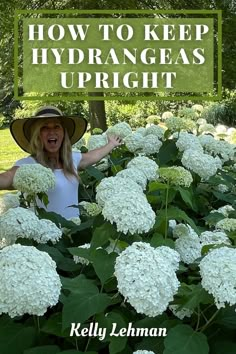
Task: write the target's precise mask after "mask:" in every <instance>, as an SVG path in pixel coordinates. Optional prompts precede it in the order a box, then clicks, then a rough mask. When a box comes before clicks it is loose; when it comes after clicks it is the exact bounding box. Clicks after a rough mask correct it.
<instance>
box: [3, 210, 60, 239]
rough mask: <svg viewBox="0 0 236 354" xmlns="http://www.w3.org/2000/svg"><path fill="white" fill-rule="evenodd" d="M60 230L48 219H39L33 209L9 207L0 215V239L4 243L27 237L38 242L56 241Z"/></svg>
mask: <svg viewBox="0 0 236 354" xmlns="http://www.w3.org/2000/svg"><path fill="white" fill-rule="evenodd" d="M61 236H62V231H61V230H60V229H59V228H58V227H57V226H56V225H55V224H54V223H53V222H52V221H50V220H44V219H42V220H39V219H38V217H37V216H36V215H35V214H34V212H33V211H31V210H29V209H24V208H21V207H18V208H13V209H9V210H8V211H7V212H6V213H4V214H3V215H1V216H0V239H5V244H6V245H11V244H13V243H15V242H16V240H17V238H29V239H33V240H35V241H36V242H38V243H46V242H47V241H51V242H53V243H55V242H57V241H58V240H59V238H60V237H61Z"/></svg>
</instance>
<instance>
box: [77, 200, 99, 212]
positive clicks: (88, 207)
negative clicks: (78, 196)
mask: <svg viewBox="0 0 236 354" xmlns="http://www.w3.org/2000/svg"><path fill="white" fill-rule="evenodd" d="M79 206H82V207H83V209H84V210H85V212H86V213H87V214H88V215H89V216H97V215H98V214H100V213H101V211H102V208H101V207H100V205H98V204H97V203H90V202H86V201H83V202H80V203H79Z"/></svg>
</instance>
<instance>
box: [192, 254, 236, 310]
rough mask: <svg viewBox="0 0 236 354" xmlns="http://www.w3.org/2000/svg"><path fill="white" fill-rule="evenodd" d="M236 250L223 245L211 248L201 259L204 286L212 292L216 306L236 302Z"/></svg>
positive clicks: (219, 306)
mask: <svg viewBox="0 0 236 354" xmlns="http://www.w3.org/2000/svg"><path fill="white" fill-rule="evenodd" d="M235 265H236V250H235V249H233V248H229V247H221V248H217V249H213V250H211V251H210V252H209V253H207V255H206V256H205V257H204V258H203V259H202V260H201V262H200V264H199V267H200V275H201V277H202V287H203V288H204V289H205V290H206V291H207V292H208V293H209V294H212V295H213V297H214V299H215V304H216V307H217V308H218V309H219V308H221V307H225V305H226V303H228V304H229V305H230V306H232V305H235V304H236V290H235V289H236V271H235Z"/></svg>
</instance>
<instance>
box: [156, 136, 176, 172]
mask: <svg viewBox="0 0 236 354" xmlns="http://www.w3.org/2000/svg"><path fill="white" fill-rule="evenodd" d="M165 134H166V133H165ZM177 155H178V149H177V147H176V144H175V142H174V140H166V141H164V142H163V144H162V146H161V148H160V150H159V153H158V158H159V165H160V166H163V165H166V164H168V163H169V162H170V161H175V160H176V157H177Z"/></svg>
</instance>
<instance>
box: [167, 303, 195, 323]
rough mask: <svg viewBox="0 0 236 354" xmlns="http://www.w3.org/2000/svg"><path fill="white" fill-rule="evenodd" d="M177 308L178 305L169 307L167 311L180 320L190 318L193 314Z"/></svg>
mask: <svg viewBox="0 0 236 354" xmlns="http://www.w3.org/2000/svg"><path fill="white" fill-rule="evenodd" d="M179 307H180V306H179V305H170V306H169V309H170V310H171V311H172V312H173V314H174V315H175V316H176V317H178V318H179V319H180V320H183V319H184V317H191V316H192V314H193V311H192V310H190V309H187V308H186V307H183V308H182V309H179Z"/></svg>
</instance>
